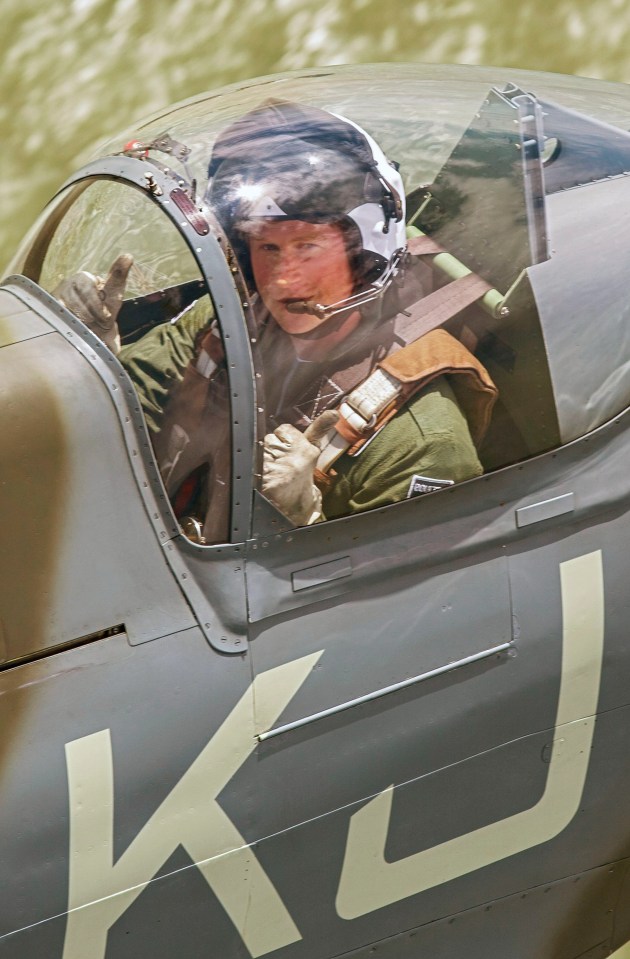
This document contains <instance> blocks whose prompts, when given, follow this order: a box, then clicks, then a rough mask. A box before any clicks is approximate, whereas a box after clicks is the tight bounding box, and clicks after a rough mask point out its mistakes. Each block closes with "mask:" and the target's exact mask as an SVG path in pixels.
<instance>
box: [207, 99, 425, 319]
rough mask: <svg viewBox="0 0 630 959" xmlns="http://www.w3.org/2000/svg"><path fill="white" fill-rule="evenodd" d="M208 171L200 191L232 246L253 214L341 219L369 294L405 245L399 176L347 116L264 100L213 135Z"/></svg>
mask: <svg viewBox="0 0 630 959" xmlns="http://www.w3.org/2000/svg"><path fill="white" fill-rule="evenodd" d="M208 175H209V185H208V191H207V194H206V199H207V201H208V202H209V204H210V205H211V206H212V208H213V210H214V213H215V215H216V216H217V219H218V220H219V221H220V222H221V224H222V226H223V228H224V229H225V231H226V233H227V235H228V236H229V237H230V239H231V240H232V242H233V243H234V244H235V247H236V248H237V249H238V245H239V239H241V241H242V238H243V236H244V235H245V234H246V233H247V232H248V230H250V229H251V228H252V226H254V225H255V224H256V223H259V222H260V221H261V220H268V219H273V220H282V219H291V220H306V221H308V222H311V223H339V224H341V225H344V224H346V225H349V226H350V227H351V228H352V231H353V233H354V237H355V246H356V247H357V249H358V254H359V260H360V267H361V270H360V272H361V275H362V277H363V278H364V282H366V283H368V284H373V285H375V286H373V287H372V295H371V296H370V297H369V298H373V297H374V290H375V289H376V290H378V293H379V294H380V292H382V290H383V289H384V288H386V286H387V285H388V284H389V281H390V280H391V278H392V277H393V275H394V274H395V272H396V264H397V262H398V260H399V259H400V256H401V253H402V251H403V250H404V248H405V245H406V239H405V195H404V189H403V185H402V179H401V177H400V174H399V173H398V170H397V169H396V167H395V166H394V165H393V164H391V163H390V162H389V161H388V160H387V159H386V158H385V156H384V154H383V152H382V151H381V149H380V147H379V146H378V145H377V144H376V143H375V142H374V140H372V138H371V137H370V136H369V135H368V134H367V133H365V131H363V130H362V129H361V128H360V127H359V126H357V125H356V124H355V123H353V122H352V121H350V120H347V119H345V118H344V117H340V116H337V115H335V114H333V113H328V112H326V111H325V110H320V109H318V108H317V107H312V106H308V105H302V104H297V103H291V102H289V101H273V100H272V101H268V102H267V103H265V104H263V105H262V106H260V107H258V108H256V109H255V110H252V111H251V112H250V113H247V114H245V116H243V117H241V118H240V119H239V120H237V121H236V122H235V123H233V124H231V125H230V126H229V127H228V128H227V129H226V130H224V131H223V132H222V133H221V134H220V135H219V137H218V139H217V141H216V143H215V146H214V149H213V152H212V157H211V159H210V165H209V167H208ZM354 300H355V298H354V297H353V302H354ZM355 305H356V304H355Z"/></svg>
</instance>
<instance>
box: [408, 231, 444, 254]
mask: <svg viewBox="0 0 630 959" xmlns="http://www.w3.org/2000/svg"><path fill="white" fill-rule="evenodd" d="M407 249H408V250H409V252H410V253H412V254H413V255H414V256H431V255H435V254H436V253H446V252H447V250H445V249H444V247H443V246H440V244H439V243H438V242H437V240H434V239H433V237H432V236H427V234H426V233H422V234H421V235H420V236H410V237H409V239H408V240H407Z"/></svg>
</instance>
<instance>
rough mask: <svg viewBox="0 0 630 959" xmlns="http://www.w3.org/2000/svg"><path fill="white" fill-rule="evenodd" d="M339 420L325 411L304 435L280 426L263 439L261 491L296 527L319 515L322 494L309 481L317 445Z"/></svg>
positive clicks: (290, 428) (311, 479)
mask: <svg viewBox="0 0 630 959" xmlns="http://www.w3.org/2000/svg"><path fill="white" fill-rule="evenodd" d="M338 419H339V413H338V412H337V410H326V411H325V412H324V413H322V414H321V415H320V416H318V417H317V419H316V420H314V421H313V422H312V423H311V425H310V426H309V427H308V429H307V430H306V431H305V432H304V433H300V431H299V430H298V429H296V428H295V426H291V425H290V424H289V423H283V424H282V425H281V426H278V428H277V429H276V430H274V432H273V433H269V434H268V435H267V436H265V446H264V453H263V482H262V491H263V493H264V494H265V496H266V497H267V498H268V499H269V500H271V502H272V503H273V504H274V506H277V507H278V509H279V510H280V511H281V512H282V513H284V515H285V516H287V517H288V518H289V519H290V520H291V522H293V523H295V525H296V526H309V525H310V524H311V523H316V522H317V520H319V519H321V516H322V494H321V492H320V491H319V489H318V488H317V486H315V483H314V482H313V471H314V469H315V464H316V463H317V458H318V456H319V454H320V450H321V447H320V444H321V443H322V442H323V440H324V438H325V437H326V435H327V434H328V432H329V430H330V429H331V428H332V427H333V426H334V425H335V423H336V422H337V420H338Z"/></svg>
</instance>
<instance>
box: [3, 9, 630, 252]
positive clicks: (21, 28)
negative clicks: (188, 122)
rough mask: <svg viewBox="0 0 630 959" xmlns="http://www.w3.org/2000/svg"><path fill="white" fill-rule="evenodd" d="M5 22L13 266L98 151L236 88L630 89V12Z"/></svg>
mask: <svg viewBox="0 0 630 959" xmlns="http://www.w3.org/2000/svg"><path fill="white" fill-rule="evenodd" d="M0 18H1V19H0V22H1V23H2V27H3V29H2V39H1V40H0V43H1V44H2V60H3V64H2V81H1V82H2V95H1V96H0V136H1V141H2V151H3V176H2V179H1V180H0V264H1V265H2V267H4V265H5V264H6V262H7V260H8V258H9V257H10V255H11V253H12V251H13V249H14V247H15V245H16V243H17V242H18V240H19V239H20V238H21V236H22V235H23V234H24V233H25V232H26V230H27V229H28V227H29V226H30V224H31V222H32V221H33V219H34V218H35V216H36V215H37V214H38V212H39V211H40V210H41V209H42V207H43V206H44V204H45V203H46V201H47V200H48V199H49V198H50V196H51V195H52V194H53V193H54V191H55V190H56V189H57V187H58V186H59V185H60V184H61V183H62V182H63V180H64V179H65V178H66V176H68V175H69V173H71V172H72V171H73V170H74V169H76V167H77V166H78V165H79V164H80V163H81V162H82V161H83V160H84V159H85V157H86V156H87V155H88V153H90V152H91V151H92V149H93V148H94V147H95V145H96V144H98V143H99V142H100V141H101V140H105V139H107V138H108V137H109V136H110V135H112V134H113V133H116V131H117V130H119V129H122V128H124V127H126V126H128V125H129V124H130V123H131V122H132V121H135V120H136V119H138V118H140V117H142V116H143V115H145V114H147V113H152V112H153V111H155V110H157V109H160V108H161V107H163V106H165V105H167V104H169V103H172V102H174V101H177V100H181V99H184V98H186V97H190V96H193V95H195V94H197V93H201V92H203V91H205V90H209V89H212V88H213V87H217V86H220V85H223V84H226V83H232V82H234V81H238V80H241V79H245V78H249V77H253V76H257V75H261V74H266V73H274V72H278V71H284V70H291V69H299V68H301V67H305V66H320V65H324V64H333V63H344V62H347V63H359V62H364V63H365V62H376V61H390V60H409V61H425V62H444V63H473V64H484V65H496V66H509V67H522V68H525V69H534V70H548V71H554V72H558V73H576V74H581V75H583V76H590V77H599V78H602V79H610V80H621V81H626V80H630V42H629V41H630V4H628V2H627V0H593V2H588V0H577V2H576V0H572V2H568V0H553V2H552V0H522V2H521V3H520V4H519V5H516V6H513V5H511V4H507V3H506V2H505V0H332V2H331V0H56V2H55V0H53V2H52V3H51V4H47V5H44V4H42V3H41V0H22V2H20V3H16V2H15V0H0ZM629 92H630V91H629Z"/></svg>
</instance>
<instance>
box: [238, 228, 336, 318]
mask: <svg viewBox="0 0 630 959" xmlns="http://www.w3.org/2000/svg"><path fill="white" fill-rule="evenodd" d="M250 255H251V261H252V270H253V272H254V280H255V282H256V288H257V290H258V292H259V294H260V296H261V298H262V300H263V303H264V304H265V306H266V307H267V309H268V310H269V312H270V313H271V315H272V316H273V318H274V320H275V321H276V322H277V323H278V325H279V326H281V327H282V329H283V330H285V331H286V332H287V333H291V334H295V333H308V332H310V331H311V330H314V329H316V327H318V326H319V325H320V323H322V322H324V321H323V320H321V319H320V318H319V317H317V316H313V314H311V313H290V312H289V310H288V309H287V305H288V304H289V303H291V302H292V301H295V300H313V301H314V302H316V303H322V304H330V303H336V302H337V301H338V300H343V299H345V298H346V297H348V296H350V295H351V294H352V291H353V280H352V272H351V270H350V263H349V261H348V254H347V252H346V246H345V242H344V238H343V233H342V231H341V229H340V227H338V226H334V225H333V224H330V223H305V222H304V221H303V220H275V221H268V222H266V223H263V224H261V225H260V226H259V227H257V228H256V231H255V232H254V233H252V234H251V235H250Z"/></svg>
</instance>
